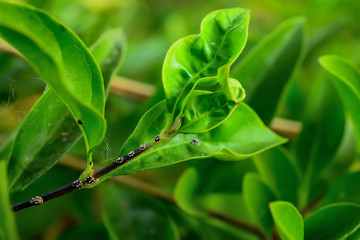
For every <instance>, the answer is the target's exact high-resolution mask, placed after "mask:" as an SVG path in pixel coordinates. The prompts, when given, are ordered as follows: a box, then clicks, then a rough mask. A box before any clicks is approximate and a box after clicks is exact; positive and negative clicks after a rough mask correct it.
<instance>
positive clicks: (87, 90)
mask: <svg viewBox="0 0 360 240" xmlns="http://www.w3.org/2000/svg"><path fill="white" fill-rule="evenodd" d="M0 36H1V37H2V38H3V39H4V40H5V41H7V42H8V43H9V44H11V45H12V46H13V47H15V48H16V49H17V50H18V51H19V52H20V53H21V54H22V55H23V56H24V57H25V58H26V60H27V61H28V62H29V63H30V65H31V66H32V67H33V68H34V70H35V71H36V72H37V73H38V74H39V76H40V77H41V78H42V79H43V80H44V81H46V83H47V84H49V86H50V87H52V88H53V90H54V91H55V92H56V94H57V95H58V96H59V97H60V98H61V100H62V101H63V102H64V103H65V105H66V106H67V108H68V109H69V111H70V112H71V113H72V115H73V117H74V118H75V120H76V121H79V120H80V122H81V123H82V124H79V127H80V129H81V130H82V132H83V134H84V139H85V143H86V147H87V152H88V162H91V152H92V151H93V149H94V148H95V146H97V145H99V144H100V143H101V141H102V139H103V137H104V134H105V128H106V125H105V120H104V106H105V94H104V85H103V79H102V76H101V72H100V69H99V67H98V65H97V64H96V61H95V59H94V57H93V56H92V55H91V54H90V52H89V51H88V49H87V48H86V47H85V45H84V44H83V43H82V42H81V41H80V39H79V38H78V37H76V35H75V34H74V33H72V32H71V31H70V30H69V29H67V28H66V27H65V26H63V25H62V24H60V23H58V22H57V21H56V20H54V19H53V18H52V17H50V16H49V15H47V14H46V13H44V12H43V11H40V10H38V9H36V8H34V7H31V6H29V5H24V4H14V3H9V2H0ZM40 137H42V136H40ZM20 165H26V164H20ZM11 179H13V178H11Z"/></svg>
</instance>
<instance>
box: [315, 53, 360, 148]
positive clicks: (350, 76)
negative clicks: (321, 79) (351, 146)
mask: <svg viewBox="0 0 360 240" xmlns="http://www.w3.org/2000/svg"><path fill="white" fill-rule="evenodd" d="M319 62H320V64H321V66H322V67H323V68H324V69H325V70H326V71H328V72H329V73H330V74H331V75H332V76H333V77H334V78H333V83H334V84H335V87H336V90H337V91H338V93H339V95H340V97H341V100H342V101H343V103H344V105H345V108H346V110H347V112H348V113H349V115H350V118H351V120H352V122H353V125H354V133H355V137H356V140H357V141H356V142H357V151H358V152H360V114H359V112H360V73H359V69H358V67H357V66H356V65H355V64H354V63H352V62H350V61H349V60H347V59H345V58H342V57H339V56H331V55H328V56H323V57H321V58H320V59H319Z"/></svg>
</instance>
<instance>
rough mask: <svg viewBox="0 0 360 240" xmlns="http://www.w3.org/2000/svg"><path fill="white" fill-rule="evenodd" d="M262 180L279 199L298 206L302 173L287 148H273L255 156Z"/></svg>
mask: <svg viewBox="0 0 360 240" xmlns="http://www.w3.org/2000/svg"><path fill="white" fill-rule="evenodd" d="M253 160H254V163H255V165H256V168H257V170H258V171H259V174H260V175H261V178H262V179H263V180H264V181H265V183H266V184H267V185H268V186H269V187H270V188H271V189H272V190H273V192H274V193H275V195H276V197H277V199H279V200H284V201H289V202H292V203H293V204H296V202H297V197H298V195H297V194H298V193H297V192H298V188H299V185H300V172H299V169H297V167H296V165H295V163H294V160H292V159H291V154H290V153H289V152H288V151H287V150H286V149H285V148H281V147H278V148H272V149H270V150H268V151H266V152H263V153H260V154H257V155H255V156H253Z"/></svg>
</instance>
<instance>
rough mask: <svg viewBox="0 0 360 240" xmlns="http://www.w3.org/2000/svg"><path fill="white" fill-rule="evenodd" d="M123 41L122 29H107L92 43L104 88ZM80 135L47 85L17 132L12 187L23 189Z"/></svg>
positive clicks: (64, 106)
mask: <svg viewBox="0 0 360 240" xmlns="http://www.w3.org/2000/svg"><path fill="white" fill-rule="evenodd" d="M123 41H124V40H123V37H122V31H121V30H119V29H117V30H109V31H108V32H105V33H104V35H102V37H101V38H100V39H99V40H98V41H97V42H96V43H95V44H94V46H92V51H93V52H94V56H95V58H96V59H97V60H98V63H99V64H100V65H101V68H102V74H103V76H104V83H105V84H106V85H105V88H108V86H109V85H110V84H109V83H110V80H111V76H112V74H113V72H114V71H115V70H116V69H117V68H118V66H119V62H120V61H121V53H122V52H123V50H122V48H123V45H124V43H123ZM49 110H50V111H51V113H50V114H49ZM80 137H81V131H80V129H79V127H78V126H77V124H76V122H75V121H74V120H73V117H72V115H71V113H70V112H69V110H68V109H67V107H66V105H65V104H64V103H63V102H62V100H61V99H60V98H59V97H58V95H57V94H56V93H55V91H54V89H53V88H51V87H50V88H49V89H48V90H46V92H45V93H44V94H43V95H42V96H41V98H40V99H39V100H38V101H37V103H36V104H35V105H34V106H33V108H32V109H31V111H30V112H29V114H28V115H27V117H26V118H25V119H24V121H23V122H22V125H21V126H20V128H19V130H18V133H17V135H16V139H15V142H14V148H13V151H12V154H11V157H10V161H9V166H8V172H9V184H10V186H11V190H12V191H18V190H22V189H24V188H26V187H27V186H28V185H29V184H31V183H32V182H33V181H34V180H35V179H36V178H38V177H39V176H41V175H42V174H44V173H45V172H46V171H47V170H49V169H50V168H51V167H52V166H53V165H54V164H55V163H56V162H57V161H58V160H59V159H60V157H61V156H62V155H63V154H64V153H65V152H66V151H67V150H68V149H69V148H70V147H71V146H73V144H74V143H75V142H76V141H78V139H79V138H80Z"/></svg>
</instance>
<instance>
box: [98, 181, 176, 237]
mask: <svg viewBox="0 0 360 240" xmlns="http://www.w3.org/2000/svg"><path fill="white" fill-rule="evenodd" d="M102 214H103V218H104V222H105V226H106V228H107V230H108V232H109V235H110V237H111V239H121V238H126V239H171V240H175V239H179V238H178V233H177V229H176V226H175V225H174V222H173V220H172V219H171V217H170V215H169V213H167V212H166V210H165V209H164V207H163V206H162V205H161V203H159V202H157V201H154V199H152V198H150V197H148V196H141V198H139V197H138V196H137V194H136V193H133V192H131V191H125V190H122V189H119V188H117V187H115V186H107V189H106V197H105V199H104V202H103V211H102ZM120 236H121V237H120Z"/></svg>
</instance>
